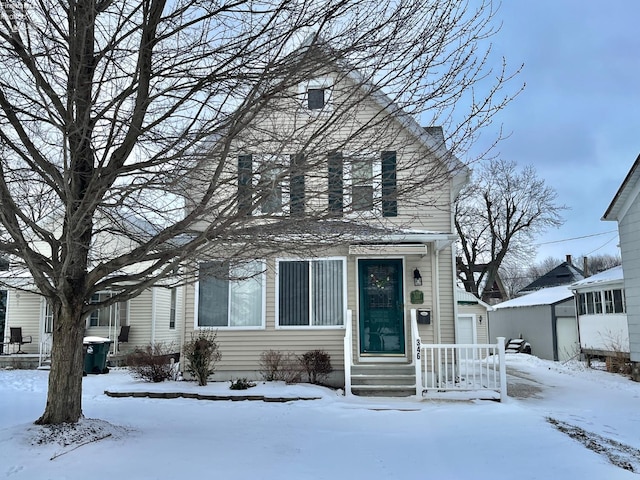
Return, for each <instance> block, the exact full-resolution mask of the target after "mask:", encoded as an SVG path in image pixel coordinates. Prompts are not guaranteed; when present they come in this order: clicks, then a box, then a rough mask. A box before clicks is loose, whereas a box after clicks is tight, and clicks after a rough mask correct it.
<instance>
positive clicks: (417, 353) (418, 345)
mask: <svg viewBox="0 0 640 480" xmlns="http://www.w3.org/2000/svg"><path fill="white" fill-rule="evenodd" d="M410 312H411V336H412V337H413V349H414V351H413V363H414V367H415V372H416V396H417V397H419V398H420V397H422V390H423V389H424V387H423V384H422V340H421V339H420V332H418V317H417V310H416V309H415V308H412V309H411V311H410Z"/></svg>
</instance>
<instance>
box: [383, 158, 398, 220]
mask: <svg viewBox="0 0 640 480" xmlns="http://www.w3.org/2000/svg"><path fill="white" fill-rule="evenodd" d="M382 216H384V217H397V216H398V200H397V185H396V152H382Z"/></svg>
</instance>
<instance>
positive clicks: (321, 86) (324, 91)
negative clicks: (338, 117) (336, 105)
mask: <svg viewBox="0 0 640 480" xmlns="http://www.w3.org/2000/svg"><path fill="white" fill-rule="evenodd" d="M299 88H300V94H301V96H302V97H303V101H302V106H303V107H304V109H305V110H307V111H310V112H328V111H331V108H332V107H333V79H332V78H330V77H319V78H314V79H311V80H309V81H308V82H304V83H302V84H301V85H300V87H299Z"/></svg>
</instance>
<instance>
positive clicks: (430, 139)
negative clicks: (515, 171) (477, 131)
mask: <svg viewBox="0 0 640 480" xmlns="http://www.w3.org/2000/svg"><path fill="white" fill-rule="evenodd" d="M331 50H332V48H331V46H330V44H329V42H327V41H326V40H324V39H323V38H321V37H319V36H318V35H317V34H310V35H308V36H307V37H306V38H305V40H304V41H303V42H302V43H301V45H300V46H299V47H298V48H297V49H296V50H295V51H294V52H292V53H291V57H292V58H301V57H303V56H304V55H305V54H307V53H308V52H309V51H311V52H313V53H316V52H317V53H318V54H319V55H320V56H321V57H324V58H326V59H327V61H328V62H330V63H331V64H332V65H333V66H334V67H335V68H336V69H337V70H338V71H340V73H342V74H344V75H345V77H346V78H349V79H350V80H351V81H353V82H354V83H355V84H356V85H358V88H360V89H361V90H364V91H366V92H367V94H368V98H371V99H372V100H373V102H374V103H375V104H376V105H377V106H378V107H379V108H380V109H381V110H382V111H384V112H385V113H387V114H389V115H390V116H391V117H393V118H395V119H396V120H397V121H398V122H399V123H400V125H402V127H403V128H405V129H406V130H407V131H408V132H410V133H411V134H412V135H413V136H414V137H415V138H416V139H417V140H418V141H419V142H420V143H421V144H422V145H424V146H425V147H426V148H427V149H428V150H429V151H431V152H433V153H434V154H435V156H436V157H437V158H438V160H439V161H441V162H442V163H444V164H445V165H446V166H447V168H448V170H449V172H450V173H451V178H452V182H453V188H454V194H455V195H457V194H458V193H459V190H460V189H462V187H463V186H464V185H465V184H466V183H468V182H469V180H470V177H471V169H470V168H469V167H468V166H467V165H466V164H465V163H463V162H462V161H461V160H460V159H459V158H458V157H456V156H455V155H454V154H453V153H452V152H451V151H450V150H448V149H447V147H446V145H445V142H444V135H443V131H442V127H440V126H435V127H421V126H420V124H419V123H418V122H417V120H416V119H415V118H414V116H413V115H410V114H408V113H407V112H405V111H404V110H403V109H402V108H401V107H400V106H399V105H398V104H397V103H396V102H394V101H393V100H392V99H391V97H390V96H389V95H387V94H386V93H384V92H383V91H382V89H381V88H380V87H379V86H377V85H375V84H374V83H373V81H372V80H371V79H369V78H367V77H365V76H364V75H362V74H361V73H360V71H359V70H357V69H356V68H354V67H353V66H351V65H349V63H348V61H347V60H346V59H345V58H339V57H337V56H336V55H331ZM455 195H454V196H455Z"/></svg>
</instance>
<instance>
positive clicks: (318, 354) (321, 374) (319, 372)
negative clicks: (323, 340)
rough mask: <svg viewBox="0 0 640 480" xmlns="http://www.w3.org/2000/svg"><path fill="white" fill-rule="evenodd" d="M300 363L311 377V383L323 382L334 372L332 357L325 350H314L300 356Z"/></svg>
mask: <svg viewBox="0 0 640 480" xmlns="http://www.w3.org/2000/svg"><path fill="white" fill-rule="evenodd" d="M299 359H300V364H301V365H302V368H303V370H304V371H305V372H307V377H308V378H309V383H314V384H322V383H323V382H324V381H325V380H326V379H327V376H328V375H329V374H330V373H331V372H333V367H332V366H331V357H330V356H329V354H328V353H327V352H325V351H324V350H312V351H310V352H307V353H305V354H303V355H301V356H300V357H299Z"/></svg>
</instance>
